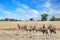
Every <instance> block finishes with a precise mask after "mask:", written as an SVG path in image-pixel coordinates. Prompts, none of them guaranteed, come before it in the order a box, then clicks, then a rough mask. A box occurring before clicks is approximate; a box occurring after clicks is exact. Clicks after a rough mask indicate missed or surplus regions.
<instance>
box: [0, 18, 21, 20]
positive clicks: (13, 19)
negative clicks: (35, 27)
mask: <svg viewBox="0 0 60 40" xmlns="http://www.w3.org/2000/svg"><path fill="white" fill-rule="evenodd" d="M0 21H22V20H18V19H13V18H5V19H0Z"/></svg>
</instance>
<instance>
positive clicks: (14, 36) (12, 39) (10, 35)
mask: <svg viewBox="0 0 60 40" xmlns="http://www.w3.org/2000/svg"><path fill="white" fill-rule="evenodd" d="M0 40H60V31H57V33H56V34H50V33H49V35H46V34H44V35H43V34H42V32H39V31H38V32H36V31H34V32H33V31H31V32H27V31H22V30H0Z"/></svg>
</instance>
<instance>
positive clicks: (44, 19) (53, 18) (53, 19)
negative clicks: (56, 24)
mask: <svg viewBox="0 0 60 40" xmlns="http://www.w3.org/2000/svg"><path fill="white" fill-rule="evenodd" d="M48 16H49V15H48V14H42V15H41V17H42V18H41V20H36V21H47V17H48ZM0 21H35V20H34V19H33V18H29V20H18V19H13V18H5V19H0ZM49 21H60V18H55V16H52V17H51V18H50V19H49Z"/></svg>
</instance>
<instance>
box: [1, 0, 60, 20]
mask: <svg viewBox="0 0 60 40" xmlns="http://www.w3.org/2000/svg"><path fill="white" fill-rule="evenodd" d="M44 13H47V14H48V15H49V16H48V19H49V18H51V17H52V16H55V17H57V18H59V17H60V0H0V19H4V18H15V19H21V20H29V18H34V19H35V20H41V14H44Z"/></svg>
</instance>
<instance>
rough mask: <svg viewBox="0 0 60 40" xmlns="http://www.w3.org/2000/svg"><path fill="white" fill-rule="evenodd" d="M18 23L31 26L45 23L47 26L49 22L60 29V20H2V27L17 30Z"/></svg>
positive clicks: (39, 25)
mask: <svg viewBox="0 0 60 40" xmlns="http://www.w3.org/2000/svg"><path fill="white" fill-rule="evenodd" d="M17 24H19V25H20V26H24V25H27V26H28V27H29V26H30V25H31V26H34V25H35V26H37V28H38V27H42V25H43V24H45V26H46V27H48V26H49V24H51V25H53V26H55V27H56V29H57V30H60V21H38V22H34V21H27V22H25V21H0V29H12V30H17V29H18V27H17Z"/></svg>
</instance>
